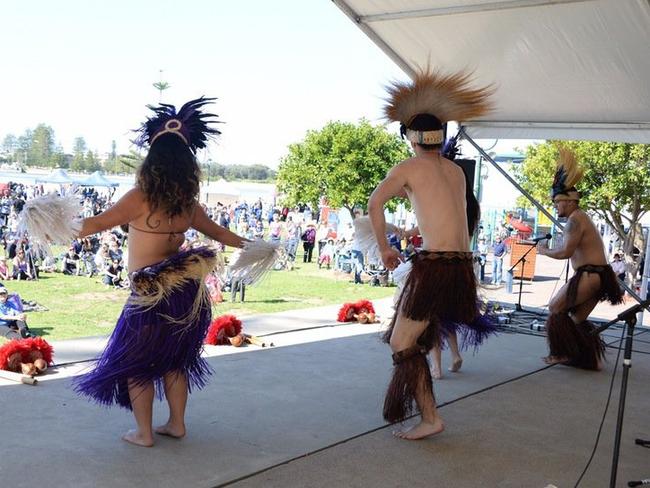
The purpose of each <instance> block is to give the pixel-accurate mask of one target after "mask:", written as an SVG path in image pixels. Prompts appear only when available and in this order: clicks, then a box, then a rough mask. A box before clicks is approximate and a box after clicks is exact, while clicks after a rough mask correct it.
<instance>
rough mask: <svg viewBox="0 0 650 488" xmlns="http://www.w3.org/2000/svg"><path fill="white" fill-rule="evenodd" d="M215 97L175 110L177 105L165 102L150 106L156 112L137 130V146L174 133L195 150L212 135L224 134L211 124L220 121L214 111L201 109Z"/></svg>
mask: <svg viewBox="0 0 650 488" xmlns="http://www.w3.org/2000/svg"><path fill="white" fill-rule="evenodd" d="M213 100H216V99H215V98H205V97H201V98H197V99H195V100H190V101H189V102H187V103H186V104H185V105H183V106H182V107H181V109H180V110H179V111H178V113H177V112H176V107H174V106H173V105H169V104H166V103H162V104H160V105H159V106H158V107H154V106H152V105H147V107H148V108H149V109H151V110H153V112H154V113H155V115H153V116H151V117H149V118H147V120H146V121H145V122H144V123H143V124H142V125H141V126H140V128H139V129H137V130H136V132H138V133H139V135H138V137H137V138H136V139H135V140H134V141H133V142H134V143H135V144H136V145H137V146H139V147H144V146H146V145H149V146H151V145H152V144H153V143H154V142H155V141H156V139H158V138H159V137H160V136H161V135H163V134H174V135H176V136H178V137H180V138H181V139H182V140H183V142H185V144H187V146H188V147H189V148H190V150H191V151H192V152H193V153H196V150H197V149H203V148H204V147H205V146H206V143H207V141H208V139H209V138H210V137H211V136H217V135H219V134H221V132H220V131H219V130H218V129H215V128H214V127H210V125H209V124H213V123H220V122H219V121H217V120H215V119H216V118H217V116H216V115H214V114H208V113H202V112H201V108H202V107H203V106H204V105H206V104H208V103H211V102H212V101H213Z"/></svg>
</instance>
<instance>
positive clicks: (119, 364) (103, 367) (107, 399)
mask: <svg viewBox="0 0 650 488" xmlns="http://www.w3.org/2000/svg"><path fill="white" fill-rule="evenodd" d="M215 262H216V257H215V252H214V251H213V250H211V249H209V248H206V247H202V248H198V249H192V250H189V251H183V252H180V253H178V254H175V255H174V256H172V257H170V258H168V259H166V260H164V261H161V262H160V263H157V264H154V265H151V266H147V267H145V268H142V269H141V270H138V271H136V272H134V273H132V275H131V289H132V292H131V296H130V297H129V299H128V300H127V302H126V304H125V306H124V309H123V310H122V314H121V315H120V318H119V319H118V321H117V325H116V326H115V330H114V331H113V334H112V335H111V337H110V339H109V341H108V345H107V346H106V349H105V350H104V352H103V353H102V355H101V356H100V357H99V358H98V360H97V364H96V366H95V369H93V370H92V371H91V372H89V373H87V374H85V375H83V376H81V377H79V378H77V379H76V380H75V381H74V383H75V391H77V392H78V393H80V394H82V395H86V396H88V397H90V398H92V399H93V400H95V401H96V402H97V403H100V404H102V405H106V406H111V405H113V404H118V405H120V406H122V407H125V408H128V409H131V401H130V399H129V392H128V381H129V380H130V381H133V382H134V383H136V384H138V385H144V384H146V383H148V382H151V381H153V382H154V383H155V387H156V390H157V396H158V398H159V399H162V397H163V378H164V376H165V375H166V374H167V373H172V372H174V373H176V372H177V373H182V374H185V376H186V377H187V381H188V387H189V391H190V392H191V391H192V388H202V387H203V386H205V384H206V381H207V377H208V376H209V375H210V374H211V373H212V370H211V368H210V366H209V365H208V364H207V362H206V361H205V360H204V359H203V358H201V351H202V349H203V339H204V337H205V334H206V331H207V329H208V326H209V325H210V319H211V308H210V301H209V298H208V297H207V294H206V293H205V285H204V279H205V275H206V274H207V273H209V272H210V271H212V269H213V268H214V266H215Z"/></svg>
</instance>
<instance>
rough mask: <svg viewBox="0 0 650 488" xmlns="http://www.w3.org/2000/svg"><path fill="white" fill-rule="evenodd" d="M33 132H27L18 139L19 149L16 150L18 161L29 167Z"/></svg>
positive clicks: (29, 130) (28, 130)
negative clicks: (28, 156)
mask: <svg viewBox="0 0 650 488" xmlns="http://www.w3.org/2000/svg"><path fill="white" fill-rule="evenodd" d="M32 136H33V131H32V130H31V129H27V130H25V132H24V133H23V135H22V136H20V137H19V138H18V148H17V149H16V153H15V154H16V161H17V162H18V163H19V164H22V165H27V153H28V152H29V148H30V147H32Z"/></svg>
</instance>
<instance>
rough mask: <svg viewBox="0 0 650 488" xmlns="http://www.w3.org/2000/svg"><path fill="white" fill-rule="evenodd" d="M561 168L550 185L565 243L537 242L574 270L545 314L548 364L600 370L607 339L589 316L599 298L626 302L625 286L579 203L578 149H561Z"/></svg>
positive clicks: (540, 249) (545, 253)
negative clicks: (577, 185)
mask: <svg viewBox="0 0 650 488" xmlns="http://www.w3.org/2000/svg"><path fill="white" fill-rule="evenodd" d="M558 152H559V158H558V161H557V171H556V173H555V179H554V181H553V186H552V189H551V198H552V199H553V205H554V206H555V209H556V210H557V215H558V217H560V218H566V219H567V222H566V224H565V225H564V229H563V231H562V233H563V240H562V244H561V245H559V246H557V247H556V248H554V249H550V248H549V247H548V241H547V240H543V241H540V242H539V243H538V244H537V253H538V254H541V255H543V256H548V257H550V258H553V259H570V260H571V267H572V268H573V269H574V270H575V272H574V274H573V276H572V277H571V279H570V280H569V281H568V282H567V283H566V284H565V285H564V286H563V287H562V288H560V290H559V291H558V292H557V293H556V294H555V296H554V297H553V298H552V299H551V302H550V303H549V304H548V311H549V312H550V313H549V316H548V318H547V319H546V332H547V341H548V346H549V354H548V356H546V357H545V358H544V362H545V363H546V364H565V365H567V366H574V367H577V368H583V369H592V370H600V369H601V368H602V360H603V359H604V357H605V347H606V345H605V343H604V342H603V340H602V339H601V338H600V336H599V335H598V334H595V333H594V331H595V329H596V327H595V326H594V324H592V323H591V322H589V321H588V320H587V318H588V317H589V314H590V313H591V311H592V310H593V309H594V307H595V306H596V305H597V304H598V302H600V301H604V300H607V301H609V302H610V303H611V304H612V305H617V304H619V303H622V302H623V291H622V290H621V287H620V285H619V282H618V279H617V277H616V274H615V273H614V271H613V270H612V267H611V266H610V265H609V264H608V263H607V256H605V246H604V244H603V240H602V238H601V237H600V232H598V229H597V228H596V226H595V225H594V223H593V222H592V221H591V219H590V218H589V216H588V215H587V213H586V212H585V211H584V210H582V209H581V208H580V193H579V192H578V190H577V189H576V188H575V185H576V184H577V183H578V181H580V178H582V175H583V171H582V169H581V168H580V167H579V166H578V162H577V160H576V156H575V154H574V153H573V152H572V151H571V150H569V149H567V148H564V147H560V148H559V151H558Z"/></svg>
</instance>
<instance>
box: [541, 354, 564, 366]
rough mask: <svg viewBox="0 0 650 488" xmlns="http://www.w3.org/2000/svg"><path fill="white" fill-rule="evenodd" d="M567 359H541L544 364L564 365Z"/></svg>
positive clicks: (551, 357) (557, 357)
mask: <svg viewBox="0 0 650 488" xmlns="http://www.w3.org/2000/svg"><path fill="white" fill-rule="evenodd" d="M568 360H569V358H563V357H559V356H546V357H543V358H542V361H544V362H545V363H546V364H551V365H553V364H566V363H567V361H568Z"/></svg>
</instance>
